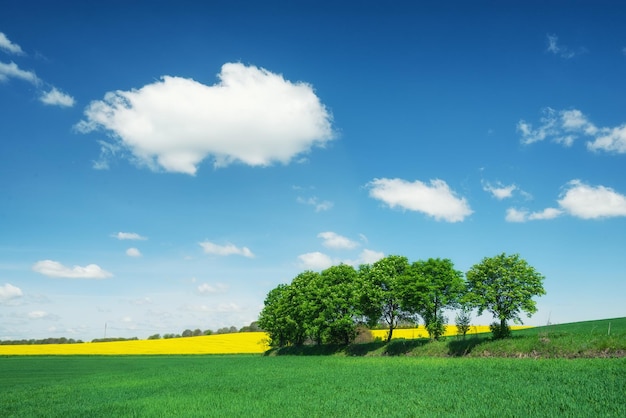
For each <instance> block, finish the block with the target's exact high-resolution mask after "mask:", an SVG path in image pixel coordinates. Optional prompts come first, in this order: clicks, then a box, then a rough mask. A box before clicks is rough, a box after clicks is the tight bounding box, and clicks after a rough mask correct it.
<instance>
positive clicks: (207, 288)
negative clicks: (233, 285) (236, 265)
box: [197, 283, 228, 295]
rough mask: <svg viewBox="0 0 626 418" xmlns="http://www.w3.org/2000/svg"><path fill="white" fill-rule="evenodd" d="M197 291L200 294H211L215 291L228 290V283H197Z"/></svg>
mask: <svg viewBox="0 0 626 418" xmlns="http://www.w3.org/2000/svg"><path fill="white" fill-rule="evenodd" d="M197 289H198V293H200V294H201V295H213V294H216V293H224V292H226V291H227V290H228V285H226V284H224V283H216V284H214V285H212V284H209V283H202V284H200V285H198V288H197Z"/></svg>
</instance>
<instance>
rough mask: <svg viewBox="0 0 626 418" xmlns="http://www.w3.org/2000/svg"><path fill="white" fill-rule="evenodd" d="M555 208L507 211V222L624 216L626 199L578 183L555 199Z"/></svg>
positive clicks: (612, 192)
mask: <svg viewBox="0 0 626 418" xmlns="http://www.w3.org/2000/svg"><path fill="white" fill-rule="evenodd" d="M557 203H558V205H559V207H558V208H546V209H544V210H542V211H538V212H530V211H528V210H527V209H517V208H509V209H508V210H507V212H506V217H505V219H506V220H507V221H508V222H527V221H533V220H545V219H554V218H557V217H559V216H561V215H564V214H568V215H570V216H574V217H576V218H581V219H602V218H612V217H620V216H626V196H625V195H623V194H620V193H618V192H616V191H615V190H613V189H612V188H610V187H605V186H590V185H588V184H585V183H583V182H582V181H580V180H572V181H570V182H568V183H567V184H566V185H565V186H564V188H563V192H562V193H561V195H560V198H559V199H558V200H557Z"/></svg>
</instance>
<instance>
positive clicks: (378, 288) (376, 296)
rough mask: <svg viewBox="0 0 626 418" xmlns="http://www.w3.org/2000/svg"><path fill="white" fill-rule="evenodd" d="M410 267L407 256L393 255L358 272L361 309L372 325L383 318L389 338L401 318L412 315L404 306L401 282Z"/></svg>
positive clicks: (388, 339) (365, 266)
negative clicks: (360, 286) (360, 289)
mask: <svg viewBox="0 0 626 418" xmlns="http://www.w3.org/2000/svg"><path fill="white" fill-rule="evenodd" d="M408 270H409V260H408V259H407V258H406V257H402V256H398V255H390V256H387V257H385V258H382V259H380V260H378V261H377V262H375V263H374V264H372V265H371V266H370V265H368V264H365V265H362V266H361V267H360V268H359V276H360V278H361V282H362V291H361V294H360V301H359V305H360V310H361V312H362V313H363V315H364V316H365V317H366V319H367V323H368V325H369V326H370V327H373V326H375V325H376V324H378V322H379V321H381V320H382V321H383V322H384V323H385V324H386V326H387V329H388V332H387V342H389V341H390V340H391V337H392V335H393V330H394V329H395V328H396V327H397V326H398V322H399V321H401V320H404V319H407V318H408V317H409V315H408V313H407V312H406V311H403V310H402V308H401V295H400V282H401V278H402V277H403V276H404V275H405V274H407V272H408Z"/></svg>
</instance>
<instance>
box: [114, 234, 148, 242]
mask: <svg viewBox="0 0 626 418" xmlns="http://www.w3.org/2000/svg"><path fill="white" fill-rule="evenodd" d="M111 236H112V237H113V238H117V239H119V240H135V241H144V240H147V239H148V238H146V237H142V236H141V235H139V234H136V233H134V232H118V233H117V234H113V235H111Z"/></svg>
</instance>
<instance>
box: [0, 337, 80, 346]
mask: <svg viewBox="0 0 626 418" xmlns="http://www.w3.org/2000/svg"><path fill="white" fill-rule="evenodd" d="M79 343H82V341H81V340H75V339H73V338H65V337H61V338H43V339H40V340H34V339H30V340H5V341H0V345H35V344H79Z"/></svg>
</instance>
